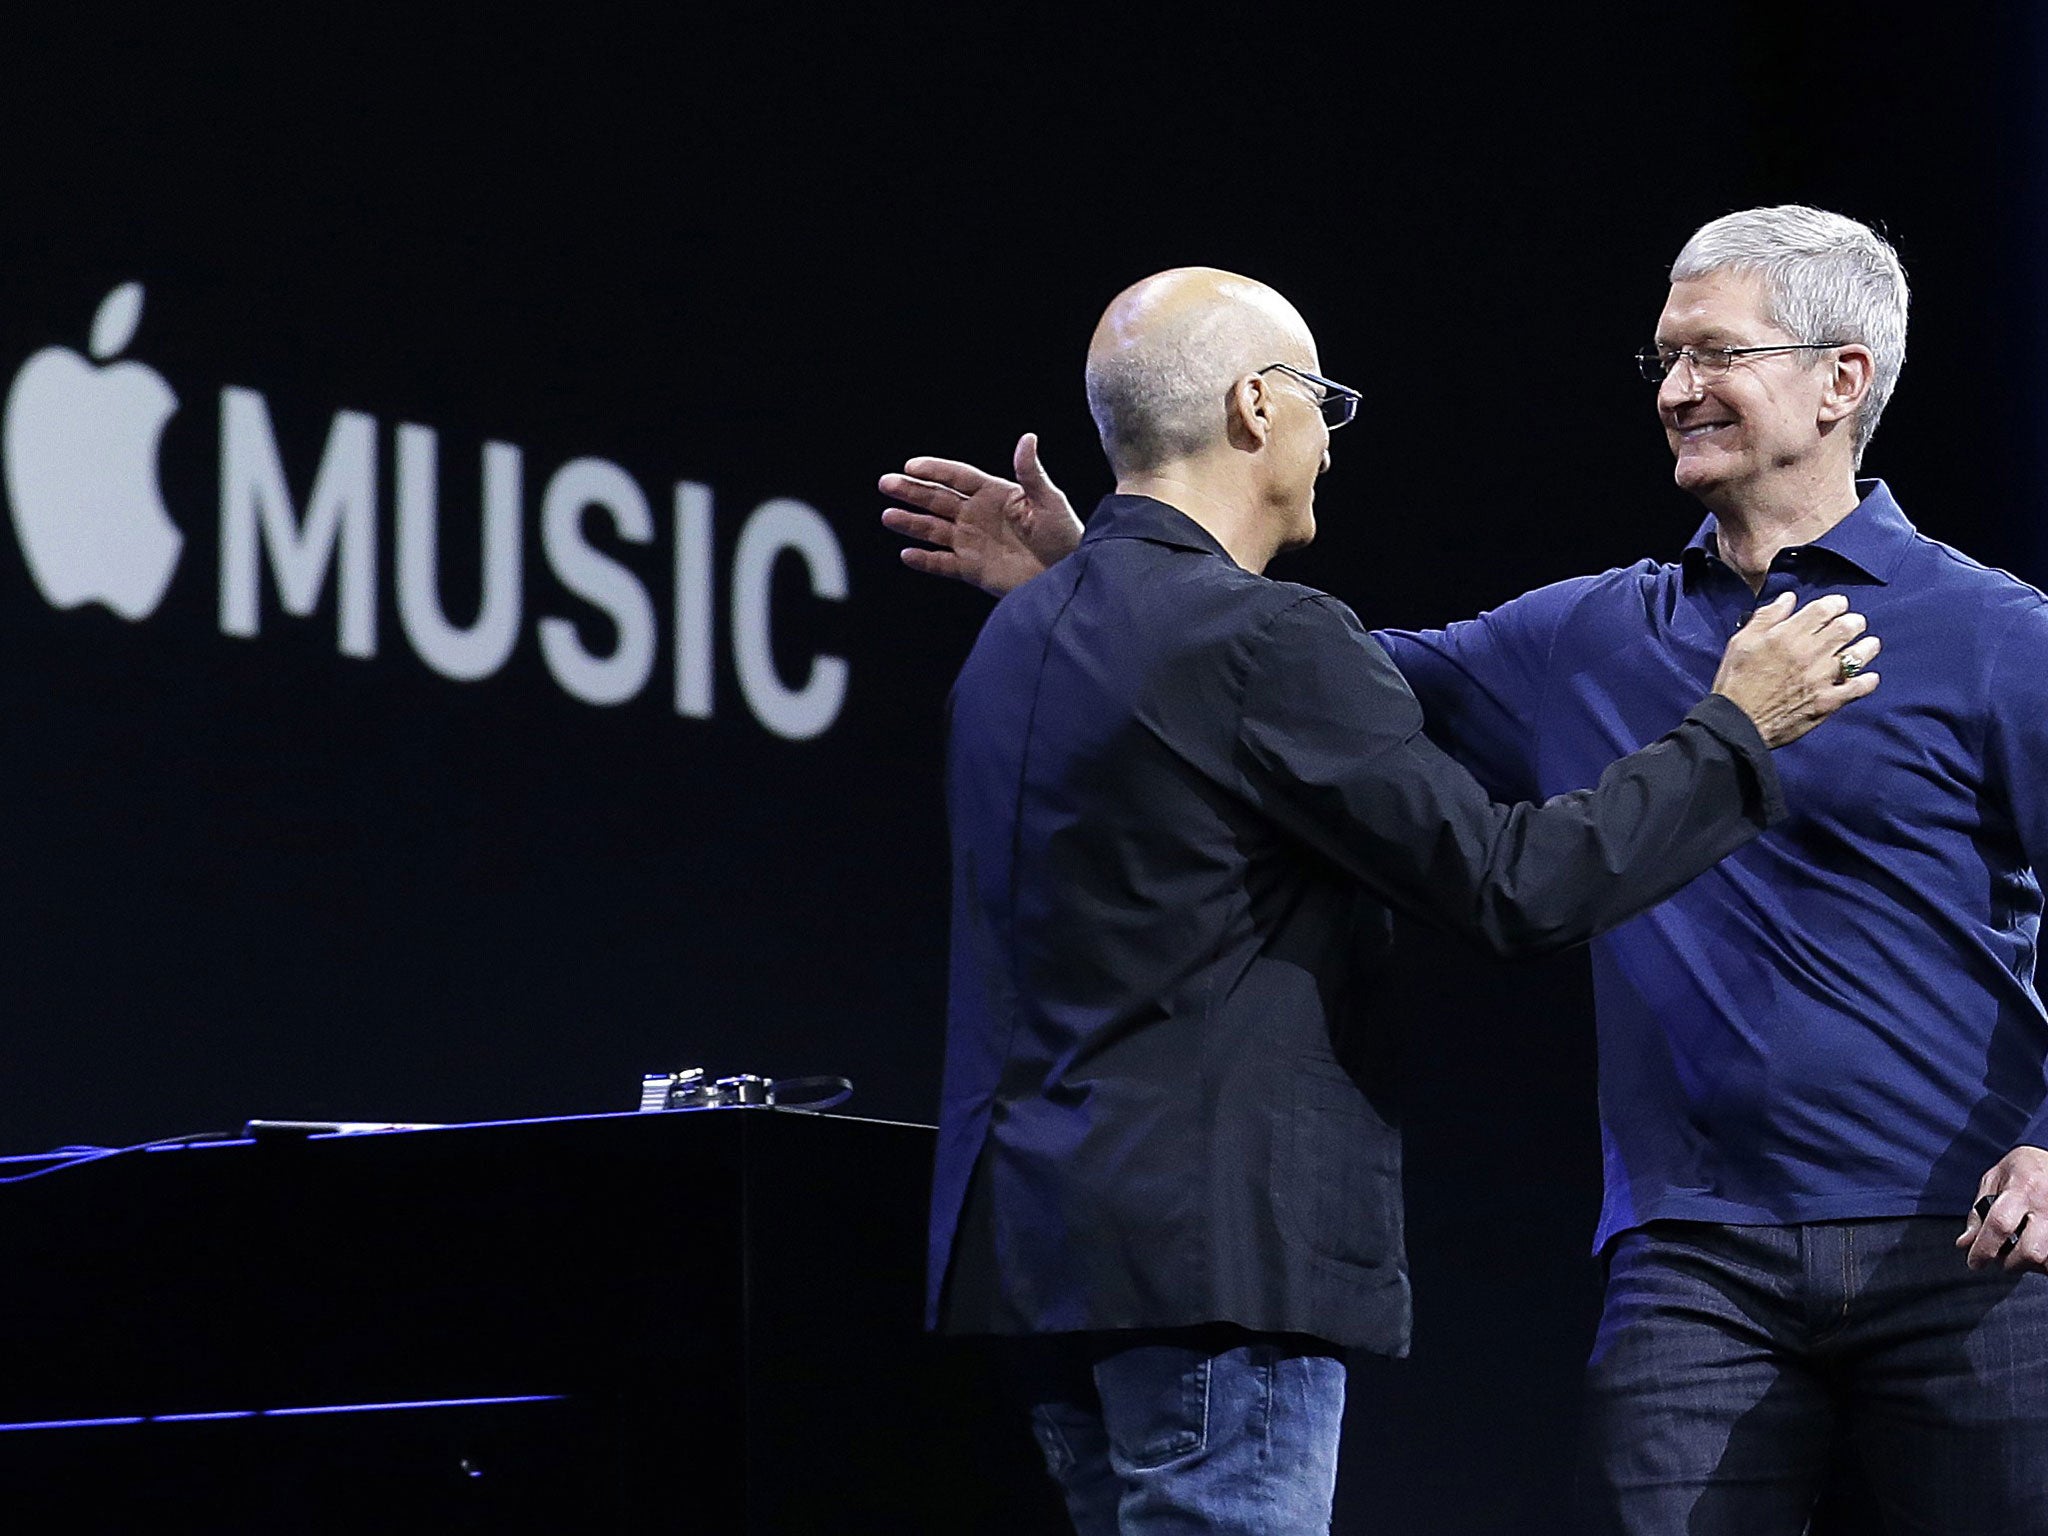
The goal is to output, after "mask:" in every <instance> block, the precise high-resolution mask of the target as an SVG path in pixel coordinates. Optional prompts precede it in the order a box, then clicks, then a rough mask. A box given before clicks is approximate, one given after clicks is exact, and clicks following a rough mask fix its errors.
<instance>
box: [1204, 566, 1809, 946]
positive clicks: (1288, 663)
mask: <svg viewBox="0 0 2048 1536" xmlns="http://www.w3.org/2000/svg"><path fill="white" fill-rule="evenodd" d="M1244 678H1245V683H1244V693H1243V696H1242V699H1241V717H1240V724H1239V733H1238V751H1239V754H1240V756H1239V772H1240V775H1241V778H1242V783H1243V787H1244V789H1245V791H1246V792H1247V793H1248V794H1250V795H1251V796H1252V797H1253V798H1254V800H1255V801H1256V802H1257V803H1258V804H1259V805H1260V806H1261V807H1262V808H1263V809H1264V810H1265V811H1266V812H1267V813H1268V814H1269V815H1271V816H1272V817H1273V818H1274V819H1275V820H1276V821H1277V822H1278V823H1280V824H1281V825H1282V826H1284V827H1286V828H1288V829H1289V830H1290V831H1291V832H1293V833H1294V834H1295V835H1296V836H1298V837H1300V838H1301V839H1302V840H1303V841H1304V842H1306V843H1308V844H1309V845H1310V846H1311V847H1313V848H1315V849H1316V850H1317V851H1318V852H1320V853H1321V854H1323V855H1324V856H1325V857H1327V858H1329V859H1330V860H1331V861H1332V862H1334V863H1335V864H1337V865H1338V866H1339V867H1340V868H1342V869H1344V870H1346V871H1348V872H1349V873H1350V874H1352V875H1353V876H1354V877H1356V878H1357V879H1358V880H1359V881H1360V882H1362V883H1363V884H1364V885H1366V886H1367V887H1368V888H1370V889H1371V890H1372V891H1374V892H1375V893H1376V894H1377V895H1378V896H1379V897H1380V898H1381V899H1382V900H1384V901H1385V902H1387V903H1388V905H1390V906H1393V907H1395V908H1397V909H1399V910H1403V911H1406V912H1409V913H1412V914H1414V915H1416V916H1419V917H1422V918H1425V919H1428V920H1430V921H1433V922H1436V923H1438V924H1440V925H1442V926H1444V927H1447V928H1450V929H1452V930H1454V931H1456V932H1460V933H1464V934H1467V935H1469V936H1470V937H1471V938H1473V939H1475V940H1477V941H1478V942H1479V943H1480V944H1482V945H1483V946H1485V947H1486V948H1487V949H1490V950H1492V951H1493V952H1495V953H1497V954H1501V955H1521V954H1535V953H1541V952H1543V951H1547V950H1552V949H1558V948H1562V947H1564V946H1566V945H1569V944H1575V943H1579V942H1581V941H1583V940H1585V939H1588V938H1591V937H1592V936H1593V935H1594V934H1597V933H1601V932H1604V931H1605V930H1607V929H1609V928H1612V927H1613V926H1615V925H1616V924H1617V923H1620V922H1623V921H1625V920H1626V919H1628V918H1630V917H1633V916H1634V915H1635V914H1636V913H1638V912H1641V911H1643V910H1644V909H1645V908H1647V907H1651V906H1654V905H1655V904H1656V903H1657V902H1659V901H1662V900H1663V899H1664V898H1665V897H1666V896H1669V895H1670V894H1671V893H1672V892H1673V891H1676V890H1677V889H1678V888H1679V887H1680V886H1682V885H1684V884H1685V883H1686V882H1687V881H1688V880H1690V879H1692V878H1693V876H1695V875H1697V874H1699V873H1701V872H1702V871H1704V870H1706V869H1707V868H1709V867H1710V866H1711V865H1713V864H1714V863H1715V862H1716V861H1718V860H1719V859H1721V858H1723V857H1725V856H1726V855H1727V854H1729V853H1732V852H1734V851H1735V850H1736V849H1737V848H1740V847H1741V846H1742V845H1743V844H1745V843H1747V842H1748V841H1750V839H1752V838H1753V837H1755V836H1756V835H1757V834H1758V833H1759V832H1761V831H1762V830H1763V829H1764V828H1765V827H1767V826H1769V825H1770V824H1772V823H1773V822H1775V821H1777V820H1779V819H1780V818H1782V816H1783V815H1784V803H1783V799H1782V794H1781V791H1780V788H1779V784H1778V776H1777V770H1776V768H1775V767H1774V766H1773V765H1772V763H1771V755H1770V751H1769V749H1768V748H1766V747H1765V746H1764V743H1763V739H1762V738H1761V737H1760V736H1758V735H1757V733H1756V728H1755V727H1754V726H1753V725H1752V724H1751V723H1750V720H1749V717H1748V716H1747V715H1745V714H1744V713H1743V712H1742V711H1741V710H1740V709H1738V708H1737V707H1736V706H1735V705H1733V704H1732V703H1730V702H1729V701H1728V700H1726V699H1724V698H1721V697H1720V696H1718V695H1708V696H1707V697H1706V698H1705V699H1703V700H1701V702H1700V703H1699V704H1698V705H1697V706H1695V707H1694V708H1693V710H1692V711H1691V712H1690V713H1689V714H1687V716H1686V717H1685V719H1684V720H1683V721H1681V722H1679V723H1678V726H1677V728H1676V729H1675V730H1673V731H1672V732H1671V733H1670V734H1669V735H1667V736H1665V737H1663V738H1662V739H1661V740H1659V741H1656V742H1653V743H1652V744H1650V745H1649V746H1647V747H1644V748H1643V749H1642V750H1641V751H1639V752H1634V753H1631V754H1630V755H1629V756H1627V757H1624V758H1622V759H1621V760H1620V761H1618V762H1616V763H1615V764H1613V765H1612V766H1611V767H1610V768H1608V770H1607V771H1606V772H1605V773H1604V774H1602V775H1601V777H1600V782H1599V783H1598V784H1597V785H1596V786H1595V787H1594V788H1592V789H1588V790H1580V791H1576V792H1574V793H1572V794H1568V795H1559V796H1557V797H1556V798H1555V799H1552V800H1549V801H1547V802H1545V803H1543V804H1541V805H1535V804H1520V805H1514V806H1507V805H1501V804H1497V803H1495V802H1494V801H1493V800H1492V799H1491V798H1490V797H1489V796H1488V795H1487V793H1486V791H1485V790H1483V789H1482V788H1480V786H1479V784H1478V783H1477V781H1475V780H1474V779H1473V778H1472V776H1471V774H1469V773H1468V772H1466V770H1465V769H1464V768H1463V767H1461V766H1460V765H1459V764H1458V763H1457V762H1455V761H1453V760H1452V759H1451V758H1450V757H1449V756H1447V755H1446V754H1445V753H1443V752H1442V751H1440V750H1439V749H1438V748H1437V747H1436V746H1434V745H1433V744H1432V743H1431V742H1430V740H1429V739H1428V737H1426V736H1425V735H1423V734H1422V711H1421V708H1420V706H1419V705H1418V704H1417V703H1416V700H1415V697H1414V695H1413V694H1412V693H1411V692H1410V691H1409V689H1408V687H1407V685H1406V684H1405V683H1404V682H1403V681H1402V679H1401V675H1400V673H1399V672H1397V671H1396V670H1395V668H1394V665H1393V663H1392V662H1391V661H1390V660H1389V659H1388V657H1387V654H1386V652H1385V650H1384V649H1382V648H1381V646H1380V645H1379V644H1378V643H1377V642H1375V641H1374V640H1373V639H1372V638H1371V637H1370V636H1368V635H1367V634H1366V633H1365V632H1364V630H1363V629H1361V628H1360V627H1359V624H1358V621H1357V619H1356V618H1354V617H1353V616H1352V614H1351V612H1350V610H1349V609H1347V608H1345V607H1344V606H1343V604H1341V603H1338V602H1337V601H1335V600H1334V599H1331V598H1328V597H1324V596H1322V595H1321V594H1313V595H1305V596H1303V597H1301V598H1300V599H1298V600H1296V601H1293V602H1291V603H1290V604H1289V605H1288V606H1286V607H1285V608H1283V609H1282V610H1281V611H1280V612H1278V613H1277V614H1276V615H1275V616H1274V618H1273V619H1272V620H1271V622H1270V623H1269V624H1268V625H1267V626H1266V628H1265V630H1264V631H1263V633H1262V634H1260V635H1259V636H1258V637H1257V638H1256V639H1255V640H1254V641H1253V642H1252V653H1251V655H1250V657H1249V660H1248V664H1247V666H1246V668H1245V673H1244Z"/></svg>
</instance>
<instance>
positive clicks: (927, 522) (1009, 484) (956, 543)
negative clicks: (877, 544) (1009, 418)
mask: <svg viewBox="0 0 2048 1536" xmlns="http://www.w3.org/2000/svg"><path fill="white" fill-rule="evenodd" d="M1012 467H1013V468H1014V469H1015V471H1016V475H1017V478H1016V479H1015V480H1004V479H1000V478H998V477H997V476H995V475H991V474H989V473H988V472H987V471H986V470H982V469H977V468H975V467H974V466H973V465H972V464H963V463H961V462H960V461H959V460H958V459H933V458H916V459H912V460H910V462H908V463H907V464H905V465H904V466H903V473H902V474H900V475H899V474H888V475H884V476H882V478H881V481H880V486H881V491H882V494H883V495H884V496H887V497H890V498H891V499H893V500H896V501H901V502H906V503H908V504H909V506H910V507H914V508H916V509H917V510H916V511H910V510H907V509H906V508H904V507H891V508H889V509H888V510H887V511H886V512H884V513H883V514H882V526H883V527H885V528H888V529H889V530H891V531H892V532H895V533H900V534H902V535H904V536H905V537H906V538H912V539H922V540H923V541H924V542H925V543H926V544H929V545H931V546H933V547H932V548H930V549H922V548H918V547H916V546H912V547H909V548H906V549H905V550H903V552H902V555H903V563H904V564H905V565H907V566H909V567H910V568H911V569H912V570H913V571H923V572H924V573H925V574H926V575H928V576H950V577H952V578H953V579H954V580H956V581H964V582H968V583H970V584H972V585H974V586H977V587H979V588H981V590H982V591H984V592H988V593H991V594H993V595H994V596H997V597H1000V596H1002V595H1003V594H1004V593H1005V592H1008V591H1009V590H1010V589H1011V588H1013V587H1021V586H1023V585H1024V583H1025V582H1027V581H1029V580H1030V579H1031V578H1032V577H1034V576H1036V575H1038V574H1039V573H1040V572H1042V571H1044V570H1046V569H1047V568H1048V567H1050V566H1053V565H1057V564H1058V563H1059V562H1060V561H1061V560H1064V559H1065V558H1066V557H1067V556H1068V555H1070V554H1072V553H1073V552H1074V546H1075V545H1077V544H1079V543H1080V542H1081V519H1080V518H1078V517H1076V516H1075V515H1074V507H1073V503H1071V502H1069V501H1068V500H1067V498H1066V495H1065V494H1064V493H1063V492H1062V491H1061V490H1060V488H1059V487H1058V486H1056V485H1054V484H1053V483H1052V478H1051V476H1049V475H1047V474H1046V472H1045V466H1044V465H1043V464H1041V463H1040V462H1039V460H1038V436H1037V434H1036V433H1033V432H1026V433H1025V434H1024V435H1023V436H1022V437H1020V438H1018V439H1017V451H1016V454H1015V456H1014V461H1013V465H1012Z"/></svg>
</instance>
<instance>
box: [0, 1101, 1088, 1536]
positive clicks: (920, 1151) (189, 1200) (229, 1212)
mask: <svg viewBox="0 0 2048 1536" xmlns="http://www.w3.org/2000/svg"><path fill="white" fill-rule="evenodd" d="M931 1148H932V1133H931V1131H930V1129H929V1128H927V1127H922V1126H909V1125H898V1124H890V1123H884V1122H878V1121H868V1120H859V1119H853V1118H848V1117H842V1116H828V1115H817V1114H806V1113H800V1112H791V1111H782V1110H774V1109H754V1108H748V1109H719V1110H702V1111H693V1112H668V1113H659V1114H626V1115H603V1116H587V1117H578V1118H571V1119H557V1120H541V1121H523V1122H508V1123H502V1124H492V1125H477V1126H462V1127H450V1128H446V1129H435V1130H422V1131H406V1132H384V1133H376V1134H368V1135H347V1136H342V1135H330V1136H313V1137H310V1138H304V1139H289V1140H279V1141H271V1140H263V1141H253V1142H252V1141H234V1142H222V1143H213V1144H198V1145H193V1146H188V1147H179V1148H171V1149H163V1150H158V1151H151V1152H137V1153H129V1154H123V1155H120V1156H116V1157H111V1158H107V1159H103V1160H101V1161H99V1162H94V1163H90V1164H86V1165H84V1166H79V1167H73V1168H65V1169H61V1170H58V1171H54V1172H51V1173H49V1174H47V1175H46V1176H43V1177H39V1178H35V1179H31V1180H29V1181H26V1182H22V1183H19V1184H15V1185H12V1186H5V1187H0V1507H4V1508H6V1509H8V1510H10V1511H11V1512H14V1513H11V1514H10V1516H9V1523H10V1526H11V1527H12V1528H13V1529H18V1530H41V1529H49V1530H63V1531H66V1532H89V1531H109V1532H115V1531H118V1532H132V1531H139V1530H180V1529H186V1528H191V1529H200V1528H210V1529H214V1530H221V1531H230V1532H232V1531H238V1530H250V1531H254V1530H280V1531H282V1530H289V1531H293V1532H302V1531H327V1530H343V1529H347V1530H362V1529H374V1530H379V1531H410V1530H432V1531H489V1532H525V1531H547V1532H555V1533H560V1532H576V1533H583V1532H606V1531H626V1530H633V1531H642V1530H692V1531H715V1532H775V1533H806V1536H808V1533H813V1532H816V1533H827V1532H835V1531H845V1532H867V1531H876V1532H882V1531H886V1532H891V1533H910V1532H921V1531H930V1532H946V1533H949V1536H950V1533H957V1532H965V1531H973V1532H976V1533H1006V1532H1018V1533H1025V1532H1034V1533H1035V1532H1057V1531H1062V1530H1064V1529H1065V1528H1066V1527H1065V1525H1064V1519H1063V1516H1062V1514H1061V1512H1060V1509H1059V1506H1058V1502H1057V1499H1056V1497H1055V1495H1054V1493H1053V1490H1052V1485H1051V1484H1050V1482H1049V1481H1048V1480H1047V1479H1046V1477H1045V1475H1044V1472H1043V1470H1042V1469H1041V1468H1040V1467H1039V1466H1038V1464H1037V1456H1036V1452H1035V1450H1034V1449H1033V1448H1032V1446H1031V1442H1030V1436H1029V1434H1028V1432H1027V1430H1026V1429H1025V1427H1024V1425H1023V1423H1022V1422H1021V1419H1020V1418H1019V1417H1018V1416H1016V1415H1014V1414H1013V1413H1011V1412H1010V1411H1008V1410H1007V1409H1006V1408H1005V1407H1004V1405H1003V1404H1002V1402H1001V1399H1000V1396H999V1394H998V1392H997V1390H996V1387H995V1383H994V1382H993V1381H992V1379H991V1378H990V1375H989V1373H988V1371H987V1370H986V1368H985V1366H984V1364H983V1362H982V1361H981V1359H980V1358H979V1357H978V1356H977V1355H976V1354H975V1353H973V1352H972V1351H971V1350H969V1349H967V1348H965V1347H963V1346H960V1345H957V1344H949V1343H947V1342H945V1341H942V1340H936V1339H933V1338H931V1337H929V1336H927V1335H925V1334H924V1333H923V1331H922V1329H921V1327H920V1308H921V1297H922V1265H923V1256H924V1220H923V1218H924V1197H925V1191H926V1189H927V1186H928V1181H929V1169H930V1162H931ZM31 1167H33V1162H32V1161H29V1160H21V1159H14V1160H7V1161H6V1162H5V1163H0V1172H5V1173H18V1172H22V1171H27V1170H28V1169H29V1168H31ZM29 1511H36V1512H37V1514H36V1517H35V1518H34V1519H29V1518H26V1516H27V1512H29Z"/></svg>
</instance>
